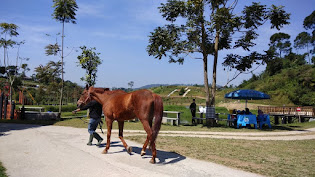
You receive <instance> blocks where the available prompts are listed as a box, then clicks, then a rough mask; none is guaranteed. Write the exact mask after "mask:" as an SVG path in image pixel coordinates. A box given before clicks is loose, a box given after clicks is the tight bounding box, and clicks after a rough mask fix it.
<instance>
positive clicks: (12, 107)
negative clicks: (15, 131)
mask: <svg viewBox="0 0 315 177" xmlns="http://www.w3.org/2000/svg"><path fill="white" fill-rule="evenodd" d="M14 110H15V102H14V101H12V103H11V115H10V119H11V120H13V119H14Z"/></svg>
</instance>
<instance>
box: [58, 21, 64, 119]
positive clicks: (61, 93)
mask: <svg viewBox="0 0 315 177" xmlns="http://www.w3.org/2000/svg"><path fill="white" fill-rule="evenodd" d="M64 28H65V22H63V23H62V36H61V39H62V43H61V88H60V104H59V113H61V108H62V99H63V39H64Z"/></svg>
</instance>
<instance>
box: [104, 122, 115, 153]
mask: <svg viewBox="0 0 315 177" xmlns="http://www.w3.org/2000/svg"><path fill="white" fill-rule="evenodd" d="M106 125H107V143H106V148H105V149H104V150H103V152H102V154H106V153H107V151H108V149H109V147H110V136H111V133H112V126H113V120H111V119H108V118H106Z"/></svg>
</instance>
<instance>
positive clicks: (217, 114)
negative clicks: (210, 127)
mask: <svg viewBox="0 0 315 177" xmlns="http://www.w3.org/2000/svg"><path fill="white" fill-rule="evenodd" d="M197 113H198V114H200V117H193V118H192V120H197V124H199V123H201V124H202V123H203V120H208V119H210V118H203V115H204V114H205V113H203V112H197ZM219 115H226V113H215V118H214V119H215V120H216V121H227V119H220V118H219ZM200 120H201V121H200ZM199 121H200V122H199ZM195 124H196V121H195Z"/></svg>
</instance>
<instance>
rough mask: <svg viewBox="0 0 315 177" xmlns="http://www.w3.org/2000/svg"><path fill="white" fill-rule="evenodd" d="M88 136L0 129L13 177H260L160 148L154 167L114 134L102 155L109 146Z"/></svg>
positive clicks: (60, 130) (76, 131) (68, 130)
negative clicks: (98, 144) (89, 141)
mask: <svg viewBox="0 0 315 177" xmlns="http://www.w3.org/2000/svg"><path fill="white" fill-rule="evenodd" d="M88 136H89V135H88V132H87V129H82V128H72V127H61V126H36V125H24V124H0V161H1V162H2V163H3V165H4V167H5V168H6V169H7V174H8V175H9V176H10V177H85V176H89V177H90V176H98V177H101V176H128V177H133V176H137V177H138V176H146V177H147V176H150V177H153V176H159V177H160V176H180V177H185V176H187V177H188V176H189V177H192V176H242V177H244V176H259V175H257V174H253V173H248V172H244V171H241V170H238V169H233V168H229V167H226V166H223V165H218V164H215V163H211V162H205V161H200V160H195V159H191V158H188V157H185V156H182V155H180V154H176V153H173V152H167V151H163V150H159V149H158V152H157V157H158V158H157V163H156V164H150V163H149V160H150V159H151V153H150V151H147V155H145V156H143V157H141V156H140V152H141V148H142V144H138V143H135V142H132V141H129V140H127V143H128V145H129V146H132V147H133V152H132V154H131V155H129V154H128V153H127V152H126V150H125V149H124V147H123V145H122V143H121V142H120V140H119V139H118V137H117V133H115V132H114V133H113V134H112V141H111V148H110V149H109V153H108V154H101V151H102V150H103V148H104V146H105V145H106V144H102V147H100V148H99V147H96V146H95V144H94V145H93V146H87V145H86V143H87V141H88ZM144 136H145V135H144ZM102 137H104V139H105V135H102ZM93 143H95V142H93ZM157 147H158V145H157ZM196 153H199V152H196Z"/></svg>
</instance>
